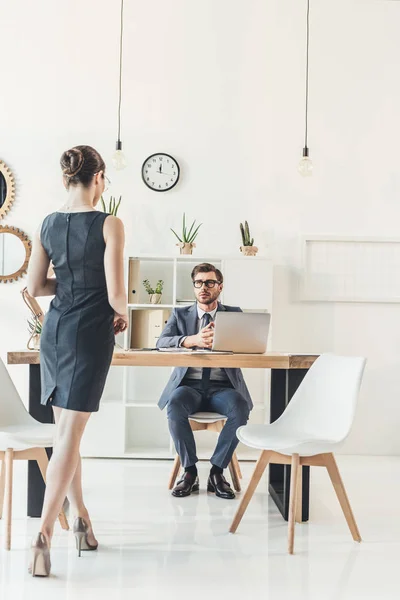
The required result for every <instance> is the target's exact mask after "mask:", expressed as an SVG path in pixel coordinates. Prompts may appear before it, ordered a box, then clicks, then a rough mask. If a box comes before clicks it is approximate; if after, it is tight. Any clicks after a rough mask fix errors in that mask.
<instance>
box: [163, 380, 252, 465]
mask: <svg viewBox="0 0 400 600" xmlns="http://www.w3.org/2000/svg"><path fill="white" fill-rule="evenodd" d="M203 411H204V412H216V413H220V414H221V415H225V416H226V417H227V420H226V423H225V425H224V427H223V429H222V431H221V433H220V434H219V437H218V442H217V446H216V448H215V451H214V454H213V455H212V457H211V459H210V462H211V464H213V465H215V466H217V467H221V468H222V469H225V468H226V467H227V466H228V465H229V463H230V462H231V459H232V455H233V453H234V451H235V449H236V446H237V445H238V443H239V440H238V439H237V437H236V430H237V429H238V427H240V426H241V425H245V424H246V423H247V420H248V418H249V413H250V409H249V406H248V404H247V402H246V400H245V399H244V398H243V396H242V395H241V394H239V392H237V391H236V390H235V389H234V388H233V387H232V385H231V383H230V382H229V381H227V382H226V383H225V382H224V381H212V380H211V381H210V382H209V387H208V389H206V390H204V389H203V387H202V382H201V380H198V379H188V378H186V379H183V381H182V383H181V384H180V386H179V387H177V388H176V390H175V391H174V392H173V393H172V394H171V397H170V399H169V401H168V404H167V416H168V426H169V431H170V433H171V436H172V439H173V440H174V444H175V448H176V451H177V453H178V454H179V457H180V459H181V463H182V466H183V467H185V468H186V467H191V466H193V465H194V464H196V463H197V461H198V458H197V455H196V443H195V439H194V435H193V431H192V429H191V427H190V424H189V416H190V415H192V414H194V413H196V412H203Z"/></svg>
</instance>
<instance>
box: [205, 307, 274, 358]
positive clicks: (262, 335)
mask: <svg viewBox="0 0 400 600" xmlns="http://www.w3.org/2000/svg"><path fill="white" fill-rule="evenodd" d="M270 321H271V315H270V314H269V313H243V312H224V311H218V312H217V314H216V315H215V332H214V343H213V346H212V352H215V351H217V352H218V351H220V352H235V353H239V354H264V352H266V350H267V340H268V332H269V326H270Z"/></svg>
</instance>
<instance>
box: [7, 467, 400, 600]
mask: <svg viewBox="0 0 400 600" xmlns="http://www.w3.org/2000/svg"><path fill="white" fill-rule="evenodd" d="M338 463H339V467H340V468H341V472H342V475H343V478H344V480H345V484H346V486H347V490H348V493H349V496H350V501H351V502H352V505H353V509H354V512H355V515H356V519H357V520H358V525H359V528H360V531H361V535H362V537H363V542H362V543H361V544H356V543H355V542H353V540H352V538H351V536H350V533H349V531H348V530H347V526H346V523H345V521H344V518H343V516H342V514H341V512H340V508H339V505H338V503H337V500H336V497H335V495H334V492H333V490H332V489H331V487H330V482H329V480H328V477H327V475H326V473H325V472H324V471H323V470H322V469H317V468H316V469H314V470H313V472H312V484H311V494H312V503H311V520H310V522H309V523H308V524H305V525H300V526H297V528H296V542H295V550H296V554H295V555H294V556H288V555H287V554H286V523H285V522H284V521H283V519H282V518H281V516H280V514H279V513H278V511H277V509H276V508H275V505H274V504H273V502H272V500H271V499H270V498H269V496H268V495H267V493H266V482H263V483H262V484H260V487H259V489H258V491H257V493H256V495H255V496H254V498H253V501H252V503H251V504H250V506H249V509H248V511H247V513H246V515H245V517H244V519H243V521H242V523H241V525H240V527H239V529H238V532H237V533H236V534H235V535H231V534H229V533H228V528H229V525H230V522H231V519H232V516H233V514H234V512H235V510H236V508H237V504H238V501H224V500H220V499H217V498H215V497H214V496H210V495H207V493H206V492H205V491H204V488H205V484H206V479H207V473H208V465H207V463H201V464H200V475H201V480H200V483H201V486H202V490H201V492H200V494H199V495H196V496H192V497H190V498H185V499H181V500H180V499H176V498H173V497H172V496H171V495H170V492H169V491H168V490H167V489H166V482H167V479H168V474H169V471H170V468H171V462H167V461H165V462H163V461H159V462H147V461H116V460H86V461H85V462H84V475H85V488H86V490H87V504H88V506H89V508H90V509H91V512H92V518H93V521H94V523H95V525H96V532H97V536H98V538H99V542H100V544H101V546H100V547H99V550H98V552H93V553H85V554H84V555H83V557H82V558H80V559H79V558H78V557H77V555H76V551H75V547H74V541H73V538H72V534H71V533H66V532H63V531H61V530H60V528H59V526H57V531H56V535H55V538H54V542H53V548H52V563H53V568H52V576H51V578H49V579H39V578H35V579H33V578H31V577H30V576H29V575H28V573H27V570H26V565H27V562H28V552H27V548H28V546H29V543H30V539H31V537H32V536H33V534H34V533H35V532H36V531H37V529H38V521H37V520H36V519H29V520H28V519H26V518H25V516H24V515H25V509H26V506H25V501H26V471H25V469H26V467H25V465H24V464H22V463H19V464H18V463H17V465H16V469H15V488H14V489H15V496H14V500H15V501H14V521H13V548H12V550H11V552H6V551H4V550H0V598H1V600H28V599H29V600H47V599H49V600H50V599H51V600H54V599H56V600H91V599H96V600H103V599H107V600H110V599H111V600H120V599H122V598H136V599H138V600H142V599H144V600H147V599H149V600H152V599H153V598H154V599H156V598H160V599H163V600H172V599H173V600H176V599H177V598H178V599H179V598H182V599H183V598H184V599H185V600H186V598H190V600H198V599H202V600H205V599H207V600H214V599H218V600H220V599H225V598H227V599H228V598H229V600H235V599H236V598H246V600H252V599H253V598H255V597H260V598H263V599H265V600H280V599H281V598H282V599H283V600H358V599H360V600H361V599H362V600H366V599H374V600H375V599H376V600H378V599H379V600H387V599H391V600H392V599H393V600H395V599H396V600H398V599H399V598H400V579H399V575H398V573H399V571H398V570H399V569H400V518H399V512H400V511H399V506H400V458H386V457H379V458H367V457H339V458H338ZM242 470H243V475H244V485H246V484H247V481H248V479H249V476H250V474H251V472H252V470H253V465H252V464H248V463H247V464H246V463H244V464H243V463H242ZM1 542H2V540H1Z"/></svg>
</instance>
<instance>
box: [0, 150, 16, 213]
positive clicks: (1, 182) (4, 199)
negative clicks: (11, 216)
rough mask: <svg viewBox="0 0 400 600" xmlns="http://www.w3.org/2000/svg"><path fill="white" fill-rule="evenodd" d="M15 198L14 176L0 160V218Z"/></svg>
mask: <svg viewBox="0 0 400 600" xmlns="http://www.w3.org/2000/svg"><path fill="white" fill-rule="evenodd" d="M14 198H15V182H14V176H13V174H12V173H11V171H10V169H9V168H8V167H7V165H6V164H5V163H3V161H2V160H0V219H2V218H3V217H5V215H6V214H7V213H8V211H9V210H10V208H11V204H12V203H13V202H14Z"/></svg>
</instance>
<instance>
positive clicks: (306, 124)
mask: <svg viewBox="0 0 400 600" xmlns="http://www.w3.org/2000/svg"><path fill="white" fill-rule="evenodd" d="M309 47H310V0H307V42H306V123H305V139H304V147H305V148H307V141H308V139H307V138H308V51H309Z"/></svg>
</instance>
